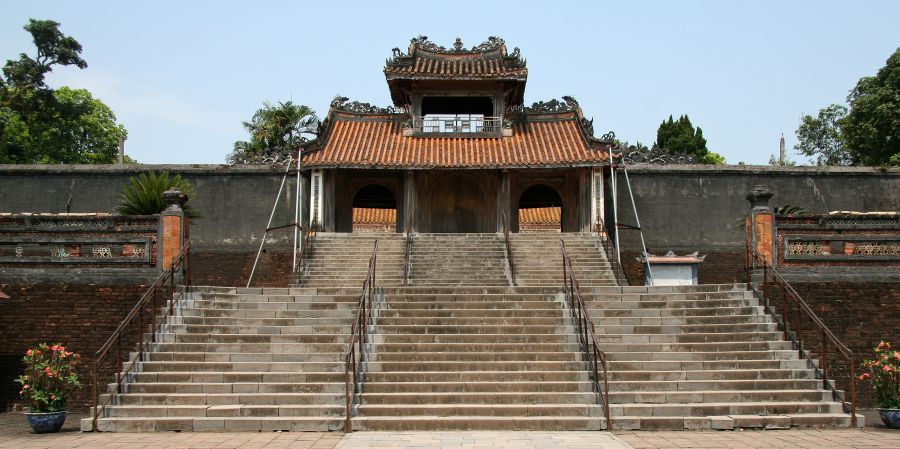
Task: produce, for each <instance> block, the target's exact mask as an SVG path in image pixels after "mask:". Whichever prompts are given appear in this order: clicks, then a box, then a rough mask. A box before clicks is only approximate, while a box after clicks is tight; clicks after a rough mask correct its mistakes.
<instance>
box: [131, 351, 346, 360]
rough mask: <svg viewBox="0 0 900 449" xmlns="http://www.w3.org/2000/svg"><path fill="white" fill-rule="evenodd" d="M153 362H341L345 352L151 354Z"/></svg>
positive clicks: (149, 356) (149, 355)
mask: <svg viewBox="0 0 900 449" xmlns="http://www.w3.org/2000/svg"><path fill="white" fill-rule="evenodd" d="M145 360H147V361H151V362H340V361H343V360H344V352H343V351H341V352H293V353H275V352H158V351H154V352H150V353H149V354H147V356H146V358H145Z"/></svg>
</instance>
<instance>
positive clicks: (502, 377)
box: [366, 369, 590, 385]
mask: <svg viewBox="0 0 900 449" xmlns="http://www.w3.org/2000/svg"><path fill="white" fill-rule="evenodd" d="M588 381H590V378H589V377H588V373H587V371H549V370H541V371H538V370H535V371H522V370H519V371H491V370H487V369H484V370H478V371H459V370H449V371H425V370H415V371H392V372H381V371H369V372H367V373H366V385H372V384H373V383H376V382H388V383H397V382H404V383H409V382H424V383H436V382H465V383H470V382H496V383H504V382H506V383H509V382H512V383H520V382H588Z"/></svg>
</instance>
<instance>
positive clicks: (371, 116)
mask: <svg viewBox="0 0 900 449" xmlns="http://www.w3.org/2000/svg"><path fill="white" fill-rule="evenodd" d="M384 72H385V76H386V77H387V80H388V84H389V85H390V86H391V95H392V97H393V98H394V104H395V106H397V107H396V108H395V107H387V108H379V107H375V106H372V105H370V104H368V103H359V102H348V99H346V98H337V99H335V101H334V102H332V105H331V109H330V110H329V112H328V116H327V118H326V120H325V122H324V123H323V124H322V126H321V127H320V128H321V129H320V135H319V136H318V138H316V139H315V140H312V141H310V142H307V143H306V144H304V148H303V164H304V166H306V167H310V168H314V167H318V168H338V167H342V168H402V169H409V168H422V169H428V168H529V167H535V168H536V167H577V166H597V165H603V164H606V163H608V161H609V155H610V153H609V152H610V147H611V145H612V138H611V137H610V136H604V138H601V139H596V138H594V136H593V124H592V122H591V121H589V120H587V119H585V118H584V116H583V113H582V111H581V108H580V107H579V105H578V103H577V102H576V101H575V100H574V99H573V98H571V97H563V100H562V101H558V100H551V101H548V102H537V103H534V104H533V105H532V106H531V107H523V106H522V101H521V95H522V93H523V92H524V86H525V80H526V78H527V75H528V70H527V69H526V68H525V60H524V59H522V58H521V57H520V55H519V49H518V48H516V49H515V50H514V51H513V53H512V54H508V53H507V51H506V44H505V43H504V42H503V40H502V39H500V38H496V37H491V38H488V40H487V41H486V42H484V43H482V44H480V45H477V46H475V47H472V49H465V48H463V46H462V42H461V41H460V40H459V39H457V41H456V44H454V47H453V48H452V49H446V48H444V47H439V46H437V45H435V44H433V43H431V42H430V41H428V40H427V38H426V37H425V36H420V37H418V38H415V39H413V40H412V42H411V43H410V46H409V52H408V53H407V54H404V53H402V52H401V51H400V50H399V49H396V48H395V49H394V56H393V57H392V58H391V59H389V60H388V61H387V63H386V66H385V69H384ZM425 79H448V80H451V79H452V80H463V79H465V80H472V79H475V80H500V81H502V82H503V83H505V84H504V85H505V86H507V87H509V89H507V90H505V92H512V94H510V95H511V96H512V97H517V98H518V100H515V101H517V102H514V103H512V105H513V106H512V107H508V110H507V114H506V115H505V116H504V123H503V126H502V127H503V133H502V134H497V135H495V136H477V137H473V136H462V135H455V134H452V133H448V134H446V135H434V134H429V135H414V134H413V133H412V132H411V131H412V130H411V129H410V126H411V119H412V117H411V116H410V115H409V114H408V112H407V111H406V110H405V109H403V106H404V105H408V104H409V101H408V98H405V97H404V96H405V95H406V93H407V92H409V90H408V89H407V87H408V86H406V87H405V85H404V84H403V83H412V82H415V81H416V80H425ZM507 104H508V105H509V104H510V103H507ZM618 156H619V155H618V154H617V155H615V157H618Z"/></svg>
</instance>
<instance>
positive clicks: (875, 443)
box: [0, 413, 900, 449]
mask: <svg viewBox="0 0 900 449" xmlns="http://www.w3.org/2000/svg"><path fill="white" fill-rule="evenodd" d="M80 418H81V415H72V416H70V417H69V419H68V420H67V421H66V426H65V427H64V428H63V431H62V432H61V433H58V434H49V435H34V434H32V433H31V430H30V429H29V428H28V425H27V423H25V417H24V416H22V415H21V414H18V413H0V449H13V448H15V449H19V448H21V449H76V448H77V449H88V448H98V449H115V448H128V449H132V448H134V449H140V448H146V449H213V448H231V449H363V448H372V449H376V448H377V449H390V448H396V449H478V448H483V449H488V448H509V449H587V448H601V449H629V448H636V449H650V448H815V449H831V448H834V449H838V448H841V449H843V448H854V449H855V448H858V449H863V448H891V449H896V448H900V431H896V430H887V429H884V428H883V427H880V424H878V425H875V426H873V427H867V428H866V429H864V430H832V429H827V430H817V429H807V430H775V431H726V432H716V431H705V432H672V431H669V432H649V431H648V432H628V431H618V432H613V433H612V434H609V433H603V432H357V433H353V434H350V435H344V434H342V433H338V432H331V433H327V432H292V433H279V432H269V433H258V432H254V433H251V432H245V433H200V432H197V433H193V432H183V433H175V432H168V433H81V432H79V431H78V420H79V419H80ZM870 422H871V421H870Z"/></svg>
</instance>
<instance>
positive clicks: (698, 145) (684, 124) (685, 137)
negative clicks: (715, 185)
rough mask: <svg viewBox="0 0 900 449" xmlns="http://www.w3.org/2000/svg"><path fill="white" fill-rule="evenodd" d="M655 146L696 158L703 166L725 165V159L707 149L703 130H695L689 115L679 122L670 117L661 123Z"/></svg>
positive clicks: (671, 152)
mask: <svg viewBox="0 0 900 449" xmlns="http://www.w3.org/2000/svg"><path fill="white" fill-rule="evenodd" d="M653 146H654V147H657V148H660V149H662V150H664V151H666V152H668V153H670V154H686V155H690V156H694V157H695V158H696V159H697V162H699V163H701V164H724V163H725V158H724V157H722V156H721V155H719V154H717V153H713V152H711V151H709V149H708V148H706V139H705V138H703V130H702V129H700V127H699V126H698V127H697V128H696V129H695V128H694V125H693V124H692V123H691V119H690V118H688V116H687V115H682V116H681V117H678V120H674V119H673V118H672V116H671V115H670V116H669V119H668V120H664V121H663V122H662V123H660V125H659V129H657V131H656V142H655V143H654V144H653Z"/></svg>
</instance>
